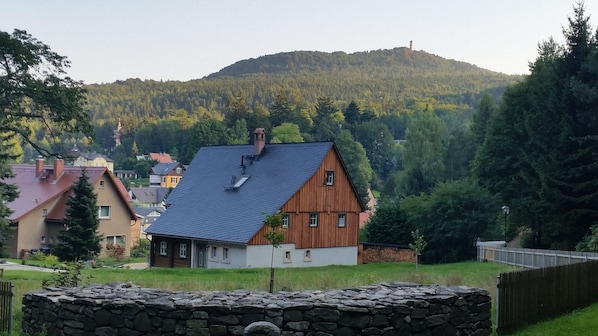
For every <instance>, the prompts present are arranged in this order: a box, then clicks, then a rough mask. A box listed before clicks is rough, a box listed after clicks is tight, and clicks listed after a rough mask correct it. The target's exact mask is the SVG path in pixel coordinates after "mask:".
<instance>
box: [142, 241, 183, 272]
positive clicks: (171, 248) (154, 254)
mask: <svg viewBox="0 0 598 336" xmlns="http://www.w3.org/2000/svg"><path fill="white" fill-rule="evenodd" d="M161 242H166V243H167V249H166V255H161V254H160V243H161ZM181 244H187V256H186V257H185V258H181V257H180V246H181ZM191 246H192V244H191V240H189V239H174V238H166V237H155V239H152V247H151V260H150V266H153V267H169V268H170V267H184V268H189V267H191V255H192V247H191Z"/></svg>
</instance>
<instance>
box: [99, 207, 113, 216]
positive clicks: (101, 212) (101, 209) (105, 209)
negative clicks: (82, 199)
mask: <svg viewBox="0 0 598 336" xmlns="http://www.w3.org/2000/svg"><path fill="white" fill-rule="evenodd" d="M98 218H110V206H107V205H100V206H99V207H98Z"/></svg>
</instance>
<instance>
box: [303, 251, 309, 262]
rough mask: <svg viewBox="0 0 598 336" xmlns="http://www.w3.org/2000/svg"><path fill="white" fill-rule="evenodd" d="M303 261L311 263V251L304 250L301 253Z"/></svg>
mask: <svg viewBox="0 0 598 336" xmlns="http://www.w3.org/2000/svg"><path fill="white" fill-rule="evenodd" d="M303 261H311V250H305V252H304V253H303Z"/></svg>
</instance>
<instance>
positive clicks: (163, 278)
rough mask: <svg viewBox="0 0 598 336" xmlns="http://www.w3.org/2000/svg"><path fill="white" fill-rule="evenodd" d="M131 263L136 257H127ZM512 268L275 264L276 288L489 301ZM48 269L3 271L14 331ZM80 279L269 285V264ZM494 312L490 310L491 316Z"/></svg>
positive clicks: (92, 274) (119, 271) (97, 271)
mask: <svg viewBox="0 0 598 336" xmlns="http://www.w3.org/2000/svg"><path fill="white" fill-rule="evenodd" d="M131 262H139V260H132V261H131ZM514 269H515V268H513V267H510V266H506V265H501V264H494V263H484V262H474V261H471V262H462V263H454V264H444V265H419V269H418V270H417V271H416V269H415V265H414V264H411V263H372V264H364V265H357V266H326V267H312V268H287V269H276V273H275V290H310V289H333V288H347V287H356V286H360V285H368V284H376V283H380V282H385V281H404V282H416V283H422V284H439V285H466V286H470V287H478V288H483V289H486V290H487V291H489V293H490V294H491V296H492V300H493V302H494V299H495V296H496V289H495V288H496V277H497V275H498V274H499V273H501V272H506V271H512V270H514ZM51 276H52V275H51V273H44V272H36V271H10V270H8V271H5V272H4V280H7V281H11V282H12V283H13V284H14V288H15V322H16V324H18V326H17V328H16V329H14V332H15V334H18V333H19V329H18V328H20V320H21V317H22V313H21V310H20V300H21V298H22V297H23V295H24V294H25V293H26V292H29V291H32V290H39V289H41V283H42V281H43V280H44V279H50V277H51ZM81 278H82V279H84V281H83V282H89V283H108V282H115V281H117V282H128V281H130V282H132V283H133V284H136V285H139V286H142V287H148V288H162V289H168V290H183V291H199V290H233V289H241V288H243V289H252V290H264V291H267V290H268V284H269V270H268V269H236V270H213V269H211V270H207V269H143V270H133V269H127V268H110V267H104V268H89V269H84V270H82V276H81ZM495 316H496V314H495V313H494V308H493V314H492V318H493V320H494V318H495Z"/></svg>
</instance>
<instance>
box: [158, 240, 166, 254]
mask: <svg viewBox="0 0 598 336" xmlns="http://www.w3.org/2000/svg"><path fill="white" fill-rule="evenodd" d="M166 251H168V243H167V242H165V241H161V242H160V255H161V256H165V255H166Z"/></svg>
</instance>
